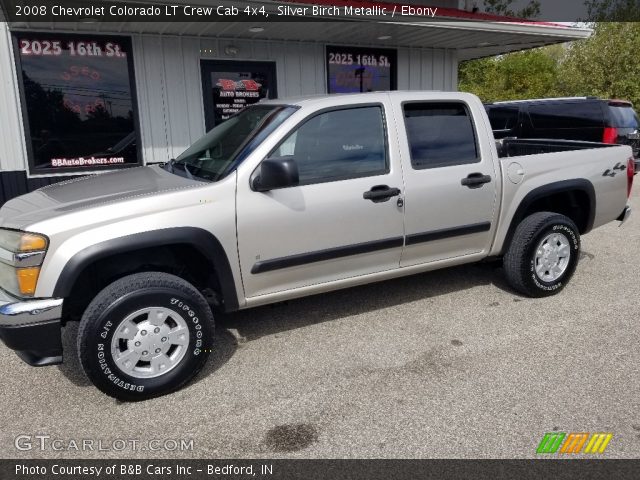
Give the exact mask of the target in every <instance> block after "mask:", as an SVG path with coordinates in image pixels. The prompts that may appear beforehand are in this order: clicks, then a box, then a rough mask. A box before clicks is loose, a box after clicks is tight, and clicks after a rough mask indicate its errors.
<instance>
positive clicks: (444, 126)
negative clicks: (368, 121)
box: [403, 102, 480, 170]
mask: <svg viewBox="0 0 640 480" xmlns="http://www.w3.org/2000/svg"><path fill="white" fill-rule="evenodd" d="M403 110H404V123H405V127H406V130H407V140H408V142H409V151H410V154H411V165H412V166H413V168H414V169H416V170H423V169H427V168H438V167H448V166H452V165H465V164H469V163H477V162H479V161H480V159H479V156H478V147H477V143H476V136H475V131H474V128H473V122H472V121H471V115H470V114H469V109H468V108H467V106H466V105H465V104H463V103H459V102H431V103H422V102H416V103H413V102H411V103H405V104H404V105H403Z"/></svg>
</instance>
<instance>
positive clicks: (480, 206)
mask: <svg viewBox="0 0 640 480" xmlns="http://www.w3.org/2000/svg"><path fill="white" fill-rule="evenodd" d="M476 108H477V107H476ZM394 109H395V110H394V111H395V112H396V117H397V118H398V120H399V124H400V125H404V127H405V128H404V130H405V132H404V134H403V133H401V134H400V135H401V142H400V144H401V152H402V157H403V158H402V166H403V170H404V178H405V231H406V241H405V248H404V251H403V253H402V259H401V262H400V264H401V266H403V267H404V266H410V265H418V264H422V263H428V262H434V261H438V260H444V259H454V258H456V257H465V258H466V259H467V260H469V258H468V256H478V257H481V256H484V255H486V253H487V252H488V251H489V248H490V244H491V238H492V236H491V234H492V232H493V230H494V227H495V226H494V217H495V215H494V210H495V208H496V189H497V182H498V175H499V173H498V172H496V171H495V165H494V162H493V157H492V151H491V149H490V148H489V142H488V140H487V139H486V138H484V140H483V143H482V142H480V138H481V136H480V133H481V132H482V133H483V134H484V135H485V137H486V128H490V127H488V125H487V126H485V125H482V124H481V125H476V124H475V122H474V120H473V119H474V118H481V117H480V112H478V113H476V115H478V117H475V116H472V114H471V111H472V109H471V108H470V106H469V105H468V104H467V103H466V102H464V101H462V100H459V101H458V100H456V101H445V102H443V101H418V102H413V101H412V102H403V103H402V104H397V105H395V106H394ZM479 128H481V129H482V130H479ZM400 130H401V131H402V129H400ZM481 144H482V148H481Z"/></svg>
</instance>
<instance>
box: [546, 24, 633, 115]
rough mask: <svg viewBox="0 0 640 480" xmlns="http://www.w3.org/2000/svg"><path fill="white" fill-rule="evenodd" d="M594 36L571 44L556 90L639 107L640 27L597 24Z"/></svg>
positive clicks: (594, 26)
mask: <svg viewBox="0 0 640 480" xmlns="http://www.w3.org/2000/svg"><path fill="white" fill-rule="evenodd" d="M593 28H594V35H593V36H592V37H591V38H589V39H587V40H582V41H579V42H575V43H573V44H571V46H570V47H569V49H568V51H567V55H566V58H565V59H564V61H563V62H562V68H561V70H562V75H561V76H560V78H559V85H558V88H559V90H561V91H562V92H563V93H564V94H566V95H595V96H598V97H602V98H621V99H625V100H630V101H632V102H633V103H634V105H637V106H640V81H638V78H640V62H638V61H637V60H636V58H637V55H638V52H639V51H640V23H638V22H599V23H595V24H594V25H593Z"/></svg>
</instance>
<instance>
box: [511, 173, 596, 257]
mask: <svg viewBox="0 0 640 480" xmlns="http://www.w3.org/2000/svg"><path fill="white" fill-rule="evenodd" d="M571 190H574V191H575V190H577V191H580V192H584V193H586V194H587V197H588V198H589V217H588V218H587V225H586V228H585V229H584V231H583V232H582V233H581V234H583V235H584V234H585V233H589V232H590V231H591V229H592V228H593V222H594V220H595V216H596V190H595V188H594V187H593V183H591V182H590V181H589V180H586V179H584V178H574V179H571V180H562V181H560V182H553V183H549V184H547V185H542V186H541V187H538V188H534V189H533V190H531V191H530V192H529V193H527V194H526V195H525V197H524V198H523V199H522V201H521V202H520V205H518V208H517V209H516V213H515V214H514V215H513V218H512V219H511V224H510V225H509V230H508V231H507V235H506V236H505V239H504V242H503V243H502V245H503V247H502V251H503V253H504V251H505V250H506V249H507V248H508V246H509V244H510V243H511V239H512V238H513V235H514V233H515V231H516V228H517V227H518V225H520V222H522V220H524V217H525V212H526V211H527V210H528V209H529V207H530V206H531V205H533V203H534V202H536V201H538V200H540V199H542V198H544V197H548V196H550V195H555V194H556V193H562V192H567V191H571Z"/></svg>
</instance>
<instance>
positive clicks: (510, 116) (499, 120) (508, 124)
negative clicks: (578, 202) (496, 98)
mask: <svg viewBox="0 0 640 480" xmlns="http://www.w3.org/2000/svg"><path fill="white" fill-rule="evenodd" d="M518 112H519V108H518V107H511V106H509V107H498V106H494V105H491V106H489V107H487V113H488V115H489V122H491V128H492V129H493V130H511V129H512V128H515V127H516V126H517V125H518Z"/></svg>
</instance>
